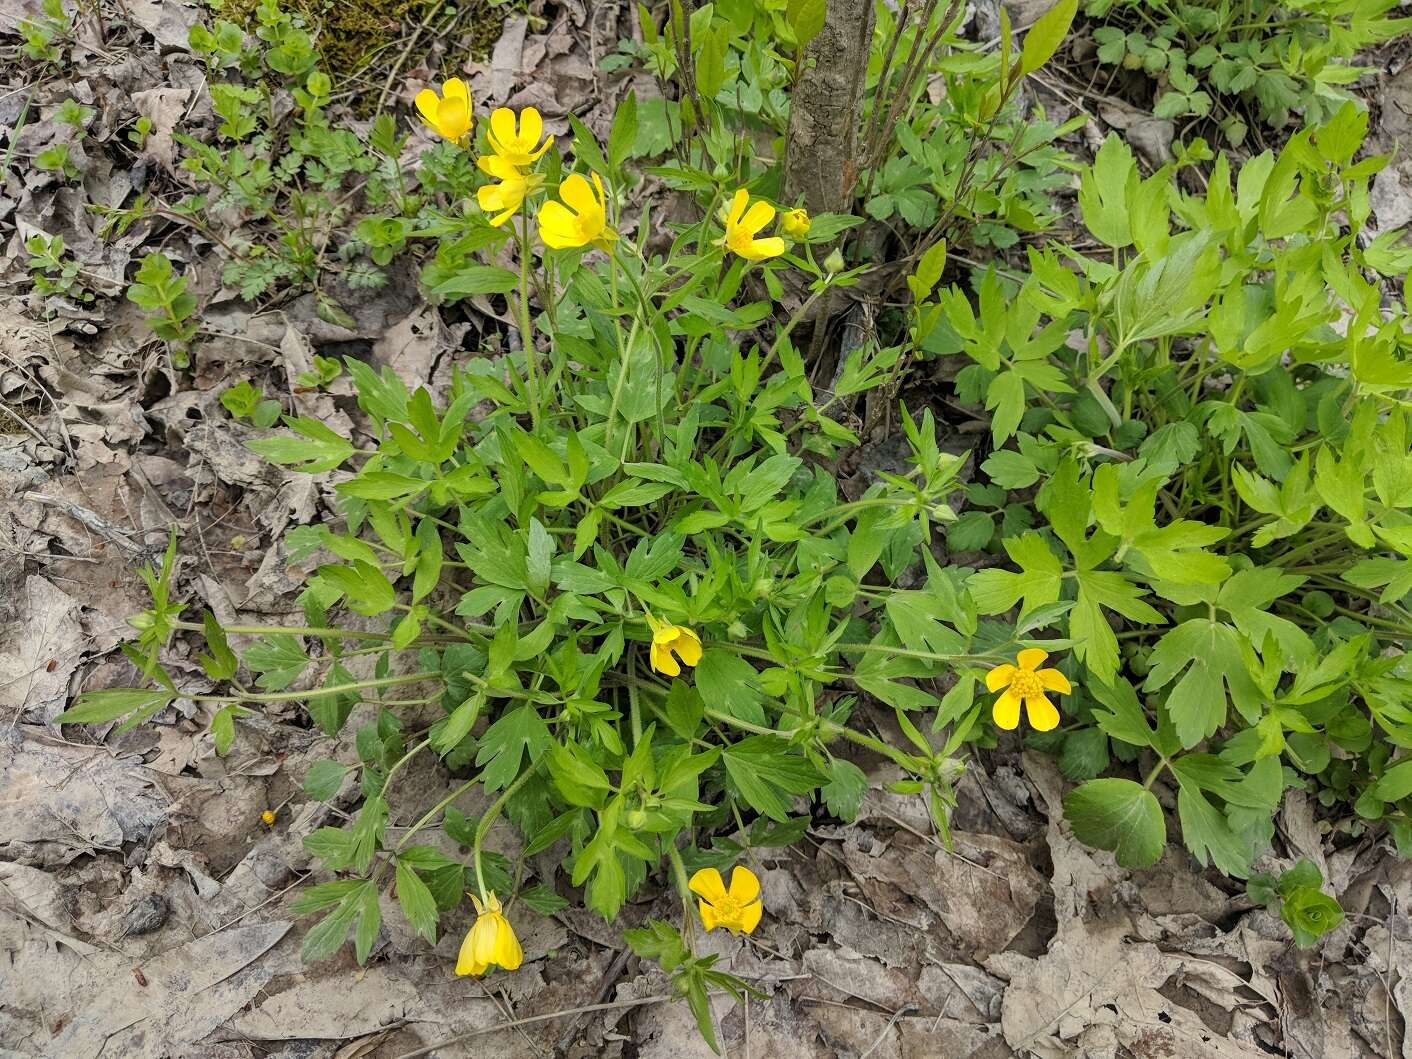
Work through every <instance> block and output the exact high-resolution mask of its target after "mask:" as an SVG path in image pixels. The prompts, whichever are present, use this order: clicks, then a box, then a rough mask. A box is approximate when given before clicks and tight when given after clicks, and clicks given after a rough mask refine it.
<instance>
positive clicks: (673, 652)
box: [647, 614, 701, 677]
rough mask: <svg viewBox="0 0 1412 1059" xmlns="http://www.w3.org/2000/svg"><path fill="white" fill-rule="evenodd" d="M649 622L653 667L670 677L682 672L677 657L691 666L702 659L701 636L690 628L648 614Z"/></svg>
mask: <svg viewBox="0 0 1412 1059" xmlns="http://www.w3.org/2000/svg"><path fill="white" fill-rule="evenodd" d="M647 624H648V625H650V626H651V627H652V650H651V660H652V668H653V669H655V670H657V672H659V673H665V674H666V675H667V676H669V677H674V676H677V675H679V674H680V673H681V666H680V665H678V664H677V659H678V658H679V659H681V661H682V662H683V663H685V664H686V665H689V666H694V665H696V663H697V662H699V661H701V637H699V636H697V635H696V633H694V632H692V631H691V630H690V629H688V628H686V627H685V626H681V625H673V624H671V623H670V622H664V621H658V620H657V619H656V618H654V617H652V615H650V614H649V615H648V616H647Z"/></svg>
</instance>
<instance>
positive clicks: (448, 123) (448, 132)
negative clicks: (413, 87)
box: [417, 77, 475, 143]
mask: <svg viewBox="0 0 1412 1059" xmlns="http://www.w3.org/2000/svg"><path fill="white" fill-rule="evenodd" d="M417 110H418V111H420V112H421V115H422V121H424V122H426V124H427V127H428V128H430V129H431V130H432V131H433V132H435V133H436V134H437V135H438V136H442V137H445V138H446V139H448V140H450V141H451V142H452V143H465V142H466V140H467V139H468V138H469V137H470V135H471V126H472V125H473V124H475V117H474V116H473V115H472V114H471V93H470V90H469V89H468V88H467V87H466V82H465V81H462V80H461V79H460V78H459V77H453V78H451V79H450V80H449V81H447V82H446V83H445V84H444V85H442V86H441V95H440V96H438V95H437V94H436V90H435V89H432V88H424V89H422V90H421V91H420V92H418V93H417Z"/></svg>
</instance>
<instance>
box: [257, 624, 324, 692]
mask: <svg viewBox="0 0 1412 1059" xmlns="http://www.w3.org/2000/svg"><path fill="white" fill-rule="evenodd" d="M245 664H246V665H247V666H249V667H250V668H251V669H252V670H253V671H254V672H256V673H258V674H259V676H258V677H256V678H255V683H256V684H257V685H258V686H259V687H261V688H263V689H265V690H266V691H283V690H284V689H285V688H287V687H289V685H291V684H293V683H294V682H295V681H296V680H298V679H299V676H300V674H302V673H303V672H304V670H305V668H306V667H307V666H308V665H309V656H308V655H306V654H305V653H304V648H303V647H302V646H300V643H299V638H298V637H296V636H290V635H289V634H287V633H276V634H275V635H273V636H263V637H261V638H260V639H258V640H256V641H255V642H254V643H253V644H251V645H250V646H249V647H248V648H246V650H245Z"/></svg>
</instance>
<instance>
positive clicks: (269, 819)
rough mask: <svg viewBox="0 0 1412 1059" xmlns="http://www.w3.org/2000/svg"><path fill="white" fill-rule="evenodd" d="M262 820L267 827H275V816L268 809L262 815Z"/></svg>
mask: <svg viewBox="0 0 1412 1059" xmlns="http://www.w3.org/2000/svg"><path fill="white" fill-rule="evenodd" d="M260 819H261V820H262V821H263V822H264V824H265V826H266V827H274V826H275V814H274V813H273V812H272V811H270V810H269V809H266V810H265V811H264V812H263V813H261V814H260Z"/></svg>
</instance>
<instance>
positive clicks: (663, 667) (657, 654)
mask: <svg viewBox="0 0 1412 1059" xmlns="http://www.w3.org/2000/svg"><path fill="white" fill-rule="evenodd" d="M649 655H650V659H651V662H652V668H653V669H655V670H657V672H659V673H665V674H666V675H667V676H669V677H675V676H679V675H680V674H681V666H679V665H678V664H677V660H676V659H675V658H673V657H672V649H671V648H670V647H668V646H665V645H663V644H659V643H654V644H653V645H652V648H651V650H650V651H649Z"/></svg>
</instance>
